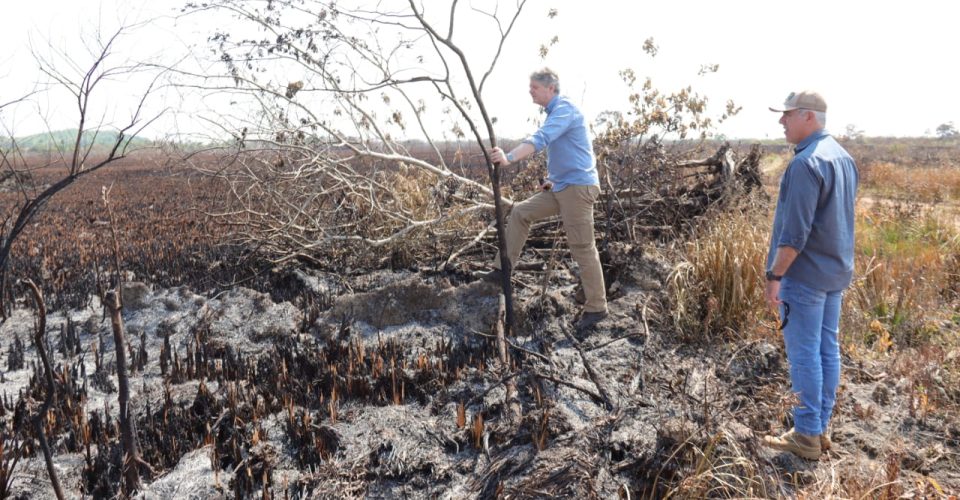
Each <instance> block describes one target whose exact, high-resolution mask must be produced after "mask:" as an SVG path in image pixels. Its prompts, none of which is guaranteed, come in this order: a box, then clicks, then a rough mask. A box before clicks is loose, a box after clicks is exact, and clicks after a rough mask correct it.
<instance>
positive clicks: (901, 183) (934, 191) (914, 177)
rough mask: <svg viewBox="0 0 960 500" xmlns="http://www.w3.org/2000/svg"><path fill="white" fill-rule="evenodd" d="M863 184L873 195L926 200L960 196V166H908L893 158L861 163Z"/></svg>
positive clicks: (867, 191)
mask: <svg viewBox="0 0 960 500" xmlns="http://www.w3.org/2000/svg"><path fill="white" fill-rule="evenodd" d="M860 176H861V178H860V182H861V184H860V186H861V188H862V189H863V190H864V192H865V193H866V194H868V195H870V196H876V197H883V198H895V199H904V200H913V201H922V202H925V203H937V202H942V201H947V200H957V199H960V168H956V167H951V166H925V167H908V166H903V165H898V164H895V163H890V162H879V163H868V164H866V165H861V166H860Z"/></svg>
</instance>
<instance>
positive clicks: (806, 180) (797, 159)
mask: <svg viewBox="0 0 960 500" xmlns="http://www.w3.org/2000/svg"><path fill="white" fill-rule="evenodd" d="M770 110H771V111H774V112H778V113H782V115H781V117H780V124H781V125H783V131H784V135H785V136H786V139H787V142H789V143H791V144H795V145H796V148H795V149H794V151H795V156H794V157H793V159H792V160H791V161H790V164H789V165H788V166H787V169H786V171H785V172H784V173H783V178H782V179H781V180H780V195H779V198H778V199H777V208H776V212H775V215H774V219H773V231H772V234H771V238H770V251H769V253H768V254H767V267H766V269H767V273H766V287H765V290H764V298H765V299H766V302H767V304H768V305H769V306H770V308H771V309H772V310H774V311H777V309H778V308H779V313H780V318H781V328H782V330H783V340H784V345H785V347H786V351H787V359H788V360H789V361H790V380H791V383H792V386H793V392H794V394H796V396H797V398H798V399H799V405H798V406H796V407H794V411H793V424H794V426H793V428H792V429H790V430H789V431H788V432H787V433H785V434H783V435H780V436H766V437H764V442H765V444H767V445H768V446H770V447H773V448H776V449H779V450H783V451H789V452H791V453H794V454H795V455H798V456H800V457H803V458H807V459H811V460H817V459H819V458H820V455H821V453H822V452H824V451H826V450H827V449H829V447H830V439H829V437H828V436H827V424H828V423H829V422H830V416H831V414H832V413H833V407H834V404H835V402H836V392H837V386H838V385H839V383H840V349H839V344H838V333H839V324H840V304H841V302H842V300H843V290H844V289H845V288H846V287H847V285H849V284H850V280H851V278H852V276H853V224H854V200H855V198H856V193H857V183H858V181H859V174H858V171H857V166H856V164H855V163H854V161H853V158H851V157H850V155H849V154H848V153H847V152H846V150H844V149H843V147H841V146H840V144H838V143H837V141H836V140H834V139H833V137H831V136H830V135H829V134H828V133H827V132H826V131H825V130H824V128H823V127H824V125H825V123H826V112H827V104H826V102H825V101H824V99H823V97H821V96H820V94H817V93H815V92H809V91H804V92H794V93H791V94H790V95H789V96H787V99H786V101H784V103H783V106H780V107H777V108H774V107H771V108H770Z"/></svg>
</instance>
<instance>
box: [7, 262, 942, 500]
mask: <svg viewBox="0 0 960 500" xmlns="http://www.w3.org/2000/svg"><path fill="white" fill-rule="evenodd" d="M611 255H612V257H611V262H613V263H614V264H615V265H616V268H617V272H616V274H615V276H612V278H613V279H612V280H611V287H610V288H611V292H610V296H609V298H610V316H609V317H608V318H606V319H604V320H603V321H602V322H600V323H599V324H598V325H597V327H596V329H594V330H592V331H587V332H584V331H577V330H576V329H575V328H574V327H573V325H574V324H575V322H576V319H577V315H578V311H579V306H578V305H577V304H576V302H575V300H574V296H575V285H574V283H575V282H576V280H575V277H574V276H573V275H572V273H571V272H570V271H568V270H566V269H560V270H556V271H554V272H553V273H551V275H550V276H549V277H548V276H547V275H546V274H545V273H544V272H542V271H541V272H528V271H525V272H519V273H517V276H516V278H515V284H516V290H517V301H516V313H517V323H518V324H517V327H516V331H515V332H514V335H512V336H511V337H510V341H511V343H512V346H511V347H510V349H509V352H510V358H511V363H510V365H509V366H502V365H501V363H500V362H499V361H498V356H497V349H496V342H495V324H494V323H495V321H496V318H497V306H498V294H499V290H498V288H497V287H495V286H492V285H490V284H486V283H484V282H482V281H476V280H473V279H471V278H469V277H468V276H467V275H466V274H465V273H459V274H458V273H431V272H420V273H417V272H409V271H405V272H388V271H380V272H376V273H372V274H368V275H364V276H360V277H353V278H345V277H340V276H332V275H324V274H317V273H311V272H309V271H304V270H290V271H284V272H287V273H289V279H288V280H286V281H287V282H288V283H290V284H291V285H290V286H292V287H296V288H297V291H296V293H293V294H290V296H296V297H298V298H297V299H295V300H293V301H292V302H282V303H275V302H273V301H272V300H271V299H270V296H269V295H267V294H263V293H258V292H255V291H252V290H249V289H245V288H240V287H237V288H234V289H231V290H229V291H226V292H224V293H220V294H217V295H213V296H207V295H203V294H199V293H196V292H195V291H191V290H188V289H186V288H172V289H159V288H152V287H151V286H150V285H148V284H144V283H129V284H127V285H126V290H125V293H124V302H125V310H124V314H123V318H124V322H125V325H126V328H127V336H128V342H129V344H130V345H129V346H128V347H127V349H128V351H129V352H130V354H131V356H130V358H131V359H132V360H133V364H134V365H135V366H134V367H133V369H132V371H131V375H130V376H131V391H132V402H133V406H134V410H133V414H134V415H136V421H137V432H138V438H139V443H140V447H141V454H142V456H143V459H144V461H145V462H146V463H148V464H149V465H150V468H151V469H152V470H147V469H146V468H144V469H143V470H142V471H141V475H142V480H143V486H142V489H141V490H140V492H139V493H138V495H139V496H140V497H142V498H220V497H224V498H227V497H230V498H233V497H243V498H265V497H280V496H281V495H283V497H289V498H313V497H320V498H355V497H372V498H381V497H390V498H393V497H400V498H492V497H506V496H509V497H511V498H513V497H520V498H543V497H569V498H618V497H619V498H635V497H637V496H644V497H649V496H654V497H659V496H664V495H667V494H670V493H671V492H677V491H683V492H685V494H690V493H691V492H700V493H701V494H702V495H698V496H725V495H724V494H723V492H724V491H735V490H733V489H732V488H733V487H736V488H739V489H738V490H736V491H741V492H743V491H750V492H753V496H765V497H781V496H793V495H795V494H796V491H797V488H798V487H800V488H802V487H804V485H809V484H815V483H817V482H825V483H829V482H830V481H837V480H839V479H836V478H834V477H833V476H835V475H836V474H837V471H838V470H846V471H851V470H861V471H863V474H864V477H870V476H869V475H870V474H877V475H883V474H887V473H889V471H890V468H891V464H890V459H889V457H890V456H891V454H890V450H894V449H895V450H898V451H897V454H896V455H894V456H896V457H899V458H898V462H897V463H896V464H894V465H896V467H897V468H898V474H899V477H900V478H901V479H906V480H910V481H918V482H923V481H926V480H928V479H929V478H934V479H935V481H936V482H937V484H938V485H939V486H940V487H942V488H943V489H944V490H945V491H948V492H949V491H954V492H956V491H960V468H958V466H957V457H958V454H957V453H958V439H960V427H958V424H957V422H956V421H947V420H945V419H944V418H932V417H929V416H923V415H918V414H917V413H916V412H915V411H913V410H911V409H910V408H911V403H910V398H911V397H914V396H913V395H912V393H911V391H910V388H909V387H906V386H905V384H904V382H902V381H899V380H894V379H893V378H892V377H888V376H885V375H884V374H883V373H882V371H880V370H878V368H877V367H872V366H860V365H858V366H850V364H849V361H847V360H845V372H844V375H843V386H842V388H841V391H840V398H839V401H840V404H839V407H838V411H837V415H836V418H835V421H834V424H833V428H832V432H831V437H832V438H833V441H834V447H833V449H832V450H831V451H830V452H829V453H828V455H827V456H826V457H824V458H823V459H822V460H821V461H819V462H807V461H804V460H800V459H796V458H794V457H792V456H790V455H785V454H781V453H777V452H774V451H771V450H767V449H765V448H762V447H761V446H760V444H759V443H760V441H759V439H758V437H759V436H760V435H762V434H764V433H767V432H776V433H779V432H782V431H783V430H784V428H786V427H789V412H788V408H789V404H790V403H789V398H787V397H785V396H786V395H787V394H788V393H789V384H788V380H787V378H786V377H787V366H786V361H785V359H784V354H783V349H782V345H781V344H780V343H779V342H776V341H769V342H765V341H750V342H746V341H736V340H724V339H722V338H717V339H715V340H713V341H707V342H703V341H699V342H690V341H688V340H686V337H685V336H683V335H679V334H678V333H677V332H675V331H674V328H673V326H672V322H671V320H670V314H671V313H670V307H671V305H670V298H669V295H668V293H667V280H668V275H669V268H668V266H667V264H666V263H665V262H663V261H661V260H659V259H658V258H657V257H656V256H655V255H648V254H645V253H644V252H643V251H641V250H640V249H639V248H631V247H627V246H621V247H614V249H613V251H612V254H611ZM544 285H546V286H544ZM28 305H29V304H20V305H19V307H18V308H17V309H16V310H15V311H14V314H13V316H12V317H11V318H10V319H8V320H7V321H6V322H5V323H3V324H2V326H0V340H2V347H0V353H2V356H0V366H3V368H4V369H3V372H2V385H0V390H2V392H3V394H4V397H3V407H2V417H3V418H6V419H14V420H16V419H20V421H23V420H24V419H25V418H27V417H28V415H29V411H30V409H31V408H34V409H35V408H36V407H37V406H38V403H36V401H37V400H39V399H42V395H43V389H42V387H43V384H41V383H39V382H38V376H37V361H36V350H35V349H34V347H33V346H32V343H31V340H30V339H31V338H32V336H33V328H34V326H35V311H33V310H32V309H30V308H29V307H28ZM110 332H111V330H110V322H109V319H108V318H106V317H105V316H104V314H103V311H102V307H101V305H100V304H99V301H97V300H96V299H94V300H92V301H91V304H90V305H89V306H88V307H87V308H85V309H81V310H70V311H65V312H55V313H51V314H50V315H49V317H48V318H47V332H46V338H47V339H48V344H49V347H50V351H51V352H53V353H55V354H54V363H55V365H56V366H57V368H56V372H57V382H58V402H57V406H56V409H55V410H54V411H53V412H52V413H53V416H52V417H51V418H50V422H49V424H48V425H47V429H48V432H50V433H51V435H52V438H51V442H52V446H53V448H54V455H55V456H54V461H55V465H56V469H57V472H58V474H59V476H60V482H61V484H62V485H63V486H64V489H65V490H66V491H67V493H68V495H69V496H73V497H81V496H94V497H107V496H114V495H116V494H117V493H118V492H119V477H120V475H119V474H120V471H119V469H118V464H119V463H120V461H119V456H118V454H119V447H118V444H117V442H118V439H119V437H118V436H119V434H118V430H117V428H116V427H117V425H116V421H117V393H116V384H117V377H116V363H115V361H114V351H115V347H114V345H113V340H112V338H113V337H112V334H111V333H110ZM15 339H19V340H20V342H22V343H23V344H24V345H25V346H26V347H25V349H24V361H25V362H24V366H23V368H19V369H8V368H9V362H8V361H9V357H10V356H11V355H15V354H12V353H13V352H14V351H13V350H12V349H13V344H14V343H15ZM508 382H514V383H515V384H516V387H517V393H518V394H517V398H518V400H519V404H520V408H521V410H522V412H521V413H522V417H521V418H519V419H514V418H511V414H510V411H509V404H508V402H506V401H505V397H506V384H507V383H508ZM944 390H956V389H955V388H944ZM27 427H28V426H27ZM24 432H25V434H23V435H21V437H20V440H21V441H23V438H25V439H26V440H27V441H30V440H32V439H33V438H32V436H30V434H29V429H26V430H25V431H24ZM17 439H18V438H17V437H16V436H6V435H5V436H4V444H5V448H4V449H5V450H8V449H9V448H10V444H11V443H14V442H17ZM12 474H13V476H12V483H11V486H12V487H11V494H12V496H13V497H24V498H50V497H52V496H53V491H52V489H51V486H50V482H49V479H48V477H47V473H46V469H45V467H44V463H43V458H42V456H41V454H40V452H39V451H38V450H37V449H36V447H35V446H34V445H32V441H31V445H30V447H29V450H27V452H26V455H25V456H24V458H23V459H22V460H21V461H20V462H19V463H18V464H16V466H15V468H14V470H13V472H12ZM731 484H732V485H733V486H731ZM681 488H683V489H681ZM725 488H726V489H725Z"/></svg>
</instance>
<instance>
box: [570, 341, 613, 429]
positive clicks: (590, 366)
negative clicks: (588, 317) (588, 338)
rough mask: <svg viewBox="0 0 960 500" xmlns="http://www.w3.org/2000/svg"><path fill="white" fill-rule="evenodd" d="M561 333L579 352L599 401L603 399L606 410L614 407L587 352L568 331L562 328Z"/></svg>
mask: <svg viewBox="0 0 960 500" xmlns="http://www.w3.org/2000/svg"><path fill="white" fill-rule="evenodd" d="M563 335H564V336H566V337H567V339H568V340H570V343H571V344H573V347H574V348H575V349H576V350H577V352H578V353H579V354H580V361H582V362H583V367H584V368H586V370H587V375H588V376H589V377H590V380H591V381H592V382H593V385H595V386H596V387H597V390H598V391H599V392H600V397H601V401H603V403H604V406H605V407H606V409H607V410H608V411H612V410H614V409H615V408H616V406H615V405H614V404H613V401H612V400H611V399H610V392H609V391H608V390H607V387H606V384H604V383H603V379H601V378H600V375H599V374H598V373H597V371H596V370H594V369H593V364H592V363H590V361H589V360H588V359H587V354H586V353H585V352H583V346H581V345H580V341H579V340H577V339H576V337H574V336H573V335H572V334H571V333H570V332H569V331H567V330H566V329H563Z"/></svg>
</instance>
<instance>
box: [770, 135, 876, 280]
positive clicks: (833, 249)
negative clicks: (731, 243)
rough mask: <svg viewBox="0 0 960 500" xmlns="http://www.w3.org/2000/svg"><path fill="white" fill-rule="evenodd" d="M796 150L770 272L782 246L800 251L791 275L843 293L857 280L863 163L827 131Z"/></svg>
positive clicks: (784, 185) (783, 188)
mask: <svg viewBox="0 0 960 500" xmlns="http://www.w3.org/2000/svg"><path fill="white" fill-rule="evenodd" d="M795 151H796V156H794V157H793V160H791V161H790V165H788V166H787V170H786V171H785V172H784V173H783V178H782V179H781V180H780V197H779V199H778V200H777V209H776V212H775V214H774V217H773V233H772V235H771V238H770V251H769V253H768V254H767V269H768V270H770V269H771V268H772V267H773V261H774V257H775V256H776V253H777V248H778V247H782V246H788V247H792V248H794V249H796V250H797V251H799V252H800V253H799V255H797V259H796V260H795V261H794V262H793V264H791V265H790V267H789V268H788V269H787V273H786V276H787V277H789V278H790V279H793V280H797V281H799V282H801V283H803V284H805V285H807V286H810V287H812V288H815V289H818V290H823V291H828V292H830V291H837V290H843V289H844V288H846V287H847V285H849V284H850V280H851V278H852V277H853V222H854V202H855V199H856V195H857V184H858V182H859V179H860V175H859V172H858V171H857V165H856V164H855V163H854V161H853V158H851V157H850V155H849V154H848V153H847V151H846V150H844V149H843V147H842V146H840V144H838V143H837V141H836V140H834V138H833V137H831V136H830V135H829V134H828V133H827V132H826V131H824V130H819V131H817V132H814V133H813V134H810V136H808V137H807V138H806V139H804V140H803V141H800V144H797V147H796V149H795Z"/></svg>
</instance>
